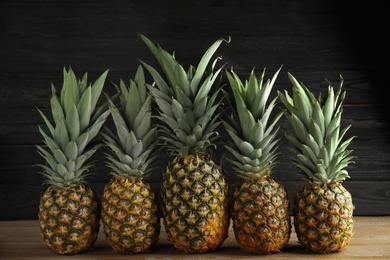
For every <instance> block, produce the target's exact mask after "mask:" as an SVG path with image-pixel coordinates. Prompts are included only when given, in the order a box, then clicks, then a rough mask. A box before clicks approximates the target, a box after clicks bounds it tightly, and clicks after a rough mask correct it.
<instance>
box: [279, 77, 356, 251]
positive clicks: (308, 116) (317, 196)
mask: <svg viewBox="0 0 390 260" xmlns="http://www.w3.org/2000/svg"><path fill="white" fill-rule="evenodd" d="M288 76H289V79H290V82H291V83H292V96H290V95H289V94H288V92H287V91H285V92H284V93H282V92H279V97H280V100H281V101H282V103H283V104H284V105H285V107H286V110H285V115H286V117H287V119H288V121H289V122H290V124H291V126H292V129H290V130H289V131H287V132H286V138H287V139H288V141H289V142H290V147H289V149H290V152H291V160H292V164H293V165H294V166H295V167H296V168H297V170H298V171H297V173H298V174H299V175H301V176H303V178H304V179H305V180H306V181H307V185H305V186H303V187H302V188H301V189H300V190H299V191H298V192H297V194H296V196H295V200H294V209H293V211H294V226H295V231H296V233H297V236H298V239H299V241H300V243H301V244H302V245H303V246H304V247H305V248H306V249H308V250H309V251H311V252H315V253H330V252H334V251H339V250H341V249H343V248H345V246H347V245H348V243H349V241H350V240H351V238H352V236H353V204H352V197H351V194H350V193H349V192H348V191H347V190H346V189H345V188H344V187H343V185H342V183H343V181H344V180H345V179H346V178H349V174H348V172H347V170H346V169H345V168H346V167H347V166H348V165H349V164H350V163H352V162H353V161H352V160H353V159H354V158H355V156H351V155H350V154H351V152H352V150H348V149H347V148H348V146H349V145H350V143H351V142H352V140H353V139H354V138H355V136H352V137H350V138H348V139H347V140H345V141H342V139H343V137H344V135H345V134H346V132H347V131H348V129H349V128H350V127H351V126H350V125H348V126H346V127H345V128H343V129H342V128H341V115H342V112H343V108H342V103H343V101H344V99H345V95H346V92H345V91H342V85H343V81H344V80H343V78H342V77H341V76H340V81H341V82H340V86H339V88H338V90H337V91H334V90H333V87H332V85H331V84H330V82H328V83H329V86H328V91H327V94H326V95H321V94H320V95H319V97H318V98H316V97H315V96H314V95H313V93H312V92H311V91H310V90H309V89H308V88H307V87H306V86H305V85H304V84H303V83H302V82H299V81H298V80H296V79H295V77H294V76H292V75H291V74H290V73H289V74H288Z"/></svg>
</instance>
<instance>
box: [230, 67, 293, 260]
mask: <svg viewBox="0 0 390 260" xmlns="http://www.w3.org/2000/svg"><path fill="white" fill-rule="evenodd" d="M279 71H280V69H279V70H278V71H277V72H276V73H275V75H274V77H273V78H272V80H271V81H270V80H267V81H266V82H265V83H264V85H263V80H264V74H265V69H264V70H263V73H262V74H261V75H260V77H259V78H256V76H255V73H254V71H253V70H252V72H251V74H250V77H249V79H248V80H246V81H245V85H244V84H243V83H242V82H241V80H240V78H239V77H238V76H237V74H236V73H234V72H233V70H232V71H231V72H230V73H229V72H227V73H226V74H227V76H228V80H229V83H230V87H231V90H232V93H233V98H231V96H230V94H229V93H228V92H224V93H225V96H226V99H227V100H229V103H230V106H231V108H232V110H233V113H232V115H231V116H230V117H227V118H226V120H224V125H225V127H226V130H227V132H228V134H229V136H230V137H231V140H230V142H228V143H227V144H226V145H225V147H226V148H227V150H228V151H229V152H230V153H231V155H232V158H229V159H228V160H229V162H230V163H231V165H233V168H234V170H235V171H236V174H237V175H238V176H240V177H241V178H242V179H243V182H242V184H241V185H240V186H238V187H236V189H235V190H234V192H233V199H232V220H233V230H234V234H235V238H236V240H237V242H238V244H239V245H240V247H241V249H242V250H244V251H246V252H249V253H253V254H269V253H272V252H279V251H280V250H281V249H282V248H283V247H284V246H285V245H286V244H287V243H288V241H289V238H290V233H291V219H290V210H289V200H288V196H287V192H286V190H285V188H284V186H283V185H281V184H279V183H278V182H276V181H275V180H274V179H273V178H272V177H271V176H270V174H271V172H272V168H273V166H274V165H275V164H276V162H275V159H276V156H277V154H276V148H277V147H276V145H277V144H278V142H279V139H278V140H275V138H276V136H277V133H278V129H279V127H277V126H276V124H277V122H278V120H279V119H280V117H281V116H282V115H283V113H282V112H280V113H278V114H276V115H275V117H274V119H273V120H272V122H270V118H271V114H272V110H273V108H274V107H275V102H276V98H275V99H274V100H272V102H271V103H270V104H269V106H268V108H266V103H267V100H268V98H269V95H270V93H271V89H272V87H273V84H274V82H275V80H276V78H277V75H278V74H279Z"/></svg>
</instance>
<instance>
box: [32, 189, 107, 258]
mask: <svg viewBox="0 0 390 260" xmlns="http://www.w3.org/2000/svg"><path fill="white" fill-rule="evenodd" d="M38 217H39V225H40V229H41V234H42V238H43V241H44V243H45V244H46V246H47V247H49V248H50V249H51V250H52V251H53V252H55V253H57V254H77V253H80V252H83V251H86V250H88V249H90V248H91V247H92V246H93V245H94V243H95V242H96V239H97V237H98V233H99V226H100V211H99V203H98V197H97V194H96V193H95V191H93V190H92V188H91V187H90V186H89V185H88V184H81V185H78V186H75V187H67V188H59V187H54V186H50V187H48V188H47V190H46V191H45V192H44V194H43V195H42V196H41V199H40V203H39V214H38Z"/></svg>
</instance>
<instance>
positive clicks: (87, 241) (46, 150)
mask: <svg viewBox="0 0 390 260" xmlns="http://www.w3.org/2000/svg"><path fill="white" fill-rule="evenodd" d="M63 72H64V83H63V86H62V89H61V92H60V95H57V90H56V88H55V87H54V85H52V97H51V99H50V104H51V112H52V119H53V120H52V121H51V120H49V118H48V117H47V116H46V115H45V114H44V113H43V112H42V111H41V110H39V109H38V111H39V113H40V114H41V116H42V118H43V119H44V122H45V124H46V127H47V132H45V131H44V129H43V128H41V127H39V131H40V133H41V134H42V136H43V138H44V144H45V146H42V145H37V148H38V153H39V154H40V155H41V156H42V157H43V158H44V159H45V161H46V163H45V164H37V165H36V166H39V167H40V168H42V172H41V173H42V175H43V177H44V178H45V180H44V184H47V185H49V188H48V189H47V190H46V192H45V193H44V194H43V195H42V197H41V200H40V205H39V223H40V227H41V231H42V236H43V240H44V243H45V244H46V245H47V246H48V247H49V248H50V249H51V250H52V251H53V252H55V253H58V254H76V253H80V252H82V251H85V250H88V249H90V248H91V247H92V246H93V244H94V242H95V241H96V238H97V236H98V232H99V221H100V219H99V217H100V210H99V206H98V205H99V203H98V201H97V200H98V198H97V196H96V195H95V192H94V191H93V190H92V188H91V186H90V185H89V183H88V182H87V181H86V178H87V177H89V176H90V175H92V174H93V172H91V168H93V166H94V162H93V161H89V159H90V158H91V157H92V156H93V155H94V154H95V152H96V151H97V150H98V149H100V147H101V144H100V143H97V144H90V143H91V141H92V140H93V139H94V138H95V137H96V135H97V134H98V133H99V131H100V129H101V127H102V125H103V124H104V123H105V121H106V118H107V116H108V115H109V111H107V109H106V104H103V105H102V106H100V107H99V106H98V100H99V98H100V94H101V92H102V90H103V86H104V83H105V80H106V77H107V74H108V70H107V71H105V72H104V73H103V74H102V75H101V76H100V77H99V78H98V79H97V80H96V81H95V82H94V83H93V84H88V74H87V73H85V74H84V76H83V77H82V79H79V80H77V78H76V75H75V74H74V72H73V71H72V70H71V69H69V70H68V71H67V70H66V69H65V68H64V71H63Z"/></svg>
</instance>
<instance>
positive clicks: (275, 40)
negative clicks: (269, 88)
mask: <svg viewBox="0 0 390 260" xmlns="http://www.w3.org/2000/svg"><path fill="white" fill-rule="evenodd" d="M367 4H368V5H370V4H373V3H370V2H369V3H367ZM367 4H366V6H363V5H362V6H359V5H357V3H356V2H351V3H350V4H349V3H348V1H347V3H346V2H345V1H344V3H339V2H336V1H304V0H280V1H265V0H257V1H255V0H252V1H248V0H244V1H232V0H226V1H223V0H204V1H200V0H198V1H177V0H169V1H168V0H167V1H161V0H160V1H105V0H94V1H92V0H91V1H39V0H31V1H13V0H4V1H2V2H1V3H0V22H1V23H0V24H1V25H0V36H1V38H0V100H1V102H0V154H1V162H0V163H1V164H0V165H1V167H0V171H1V172H0V174H1V182H0V219H1V220H9V219H35V218H36V217H37V210H38V200H39V196H40V194H41V193H42V192H43V190H44V189H45V188H46V187H45V186H41V183H42V177H41V175H39V174H38V169H37V168H34V167H32V165H33V164H35V163H42V162H43V161H42V158H41V157H40V156H39V155H38V153H37V151H36V148H35V145H36V144H41V143H42V137H41V136H40V134H39V132H38V128H37V126H38V125H43V121H42V119H41V118H40V116H39V114H38V112H37V110H36V107H39V108H41V109H43V110H44V111H46V112H49V111H48V108H49V99H50V84H51V83H53V84H54V85H55V86H57V87H58V88H60V86H61V84H62V69H63V67H69V66H72V68H73V70H74V71H75V72H76V74H77V75H78V76H79V77H81V76H82V75H83V73H84V72H88V73H89V79H90V81H92V80H95V79H96V78H97V76H98V75H100V74H101V73H102V72H103V71H104V70H106V69H110V73H109V76H108V78H109V80H111V81H114V82H118V80H119V79H120V78H123V79H124V80H125V81H128V80H129V79H130V78H132V77H133V76H134V73H135V70H136V68H137V66H138V60H137V59H138V58H141V59H143V60H145V61H147V62H148V63H150V64H152V65H156V62H155V60H154V58H153V57H152V56H151V54H150V53H149V51H148V49H147V48H146V46H145V45H144V44H143V42H142V41H141V39H140V38H139V37H138V34H140V33H142V34H144V35H146V36H148V37H149V38H150V39H151V40H153V41H154V42H159V43H160V44H161V45H162V46H163V47H164V48H165V49H167V50H170V51H173V50H174V51H175V53H176V57H177V59H178V60H179V61H180V62H181V63H182V64H183V65H184V66H185V67H187V66H188V65H189V64H193V65H196V64H197V63H198V61H199V59H200V57H201V55H202V54H203V52H204V51H205V50H206V49H207V48H208V47H209V46H210V45H211V44H212V43H213V42H214V41H215V40H217V39H218V38H220V37H224V38H228V37H229V36H230V37H231V42H230V43H229V44H227V43H223V44H222V45H221V47H220V48H219V49H218V55H222V57H223V62H227V63H228V65H227V66H233V67H234V69H235V71H236V72H237V73H238V74H240V75H241V76H242V77H247V76H248V74H249V72H250V70H251V69H252V68H254V67H255V68H256V70H257V72H258V73H259V72H260V71H261V70H262V69H263V68H267V77H271V76H272V75H273V73H274V72H275V71H276V70H277V69H278V68H279V67H280V66H281V65H282V64H283V69H282V72H281V74H280V75H279V77H278V80H277V82H276V85H275V89H274V91H275V93H276V90H283V89H287V90H290V84H289V82H288V78H287V71H290V72H291V73H292V74H293V75H294V76H295V77H296V78H298V79H299V80H301V81H303V82H304V83H305V84H306V85H307V86H308V87H309V88H311V89H312V90H313V91H315V92H318V91H326V82H325V78H326V79H328V80H330V81H331V82H332V83H333V85H334V86H336V87H337V86H338V84H339V74H341V75H342V76H343V77H344V79H345V83H344V89H345V90H346V91H347V98H346V101H345V104H344V113H343V125H347V124H352V128H351V129H350V131H349V132H348V136H352V135H356V136H358V138H357V139H355V141H354V142H353V143H352V145H351V147H350V148H351V149H353V150H354V155H356V156H357V157H358V158H357V159H356V164H352V165H350V167H348V171H349V173H350V176H351V178H350V179H348V180H347V181H346V182H345V186H346V187H347V189H349V190H350V192H351V193H352V195H353V198H354V203H355V206H356V209H355V214H356V215H389V214H390V207H389V205H390V188H389V187H390V161H389V159H390V148H389V143H390V142H389V140H390V139H389V127H388V121H387V120H388V117H386V115H387V114H386V113H387V111H388V109H389V103H388V101H387V99H386V98H385V91H388V87H389V83H388V82H389V81H388V79H387V78H386V77H387V76H388V71H389V63H388V58H389V57H388V56H387V54H388V52H386V48H388V47H387V46H386V43H385V42H384V41H382V40H381V39H382V38H383V37H384V36H385V35H386V33H387V31H385V30H384V28H385V27H384V26H383V25H382V24H383V23H382V22H383V21H384V20H385V18H386V16H387V15H388V9H389V8H388V7H386V6H385V5H384V4H383V6H380V5H381V4H379V3H378V4H375V7H374V6H373V7H372V8H370V6H367ZM386 9H387V10H386ZM112 90H113V87H112V85H111V84H107V85H106V91H107V92H110V91H112ZM385 111H386V113H385ZM281 124H282V126H286V125H285V121H281ZM281 152H282V154H281V155H280V156H279V161H280V163H279V164H278V166H277V167H276V168H275V171H274V175H273V176H274V177H275V178H276V179H277V180H278V181H280V182H282V183H283V184H284V185H285V186H286V188H287V190H288V192H289V194H290V198H291V199H292V197H293V196H294V193H295V192H296V190H297V189H298V188H299V187H300V186H301V185H302V181H301V180H300V179H299V178H298V177H297V176H296V175H295V174H294V171H295V170H294V169H293V168H292V167H291V166H290V164H289V162H288V159H287V156H286V154H285V143H284V141H283V142H282V143H281ZM222 153H223V151H221V150H218V151H216V153H215V157H216V159H217V160H219V159H220V158H221V154H222ZM97 156H100V155H99V154H98V155H97ZM167 159H168V158H167V156H166V155H164V154H163V155H162V157H161V170H160V171H158V172H156V174H155V175H154V176H153V177H152V178H151V179H150V182H152V184H153V186H154V187H155V188H156V190H157V192H159V191H158V190H159V185H160V181H161V171H162V169H163V166H164V165H165V164H166V160H167ZM226 169H227V177H228V180H229V184H230V185H231V187H232V188H233V187H234V186H236V185H237V184H238V183H239V179H238V178H237V177H234V175H233V173H232V171H231V170H229V168H226ZM96 172H97V175H96V176H95V177H93V178H92V179H91V182H92V185H93V186H94V187H95V189H96V190H97V191H98V192H99V193H101V191H102V188H103V185H104V184H105V183H106V182H107V181H108V179H109V178H110V176H109V175H108V170H107V168H105V167H104V166H103V165H101V164H98V165H97V169H96Z"/></svg>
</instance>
